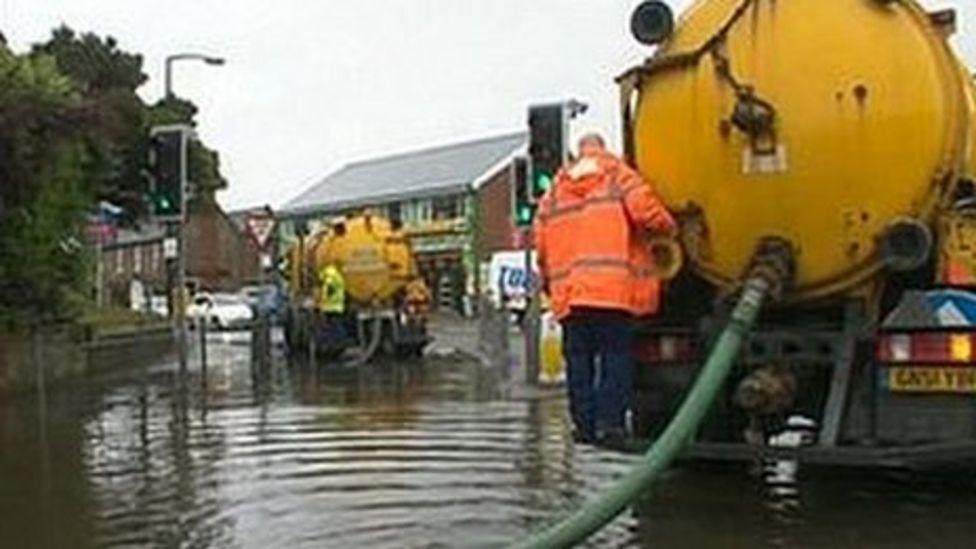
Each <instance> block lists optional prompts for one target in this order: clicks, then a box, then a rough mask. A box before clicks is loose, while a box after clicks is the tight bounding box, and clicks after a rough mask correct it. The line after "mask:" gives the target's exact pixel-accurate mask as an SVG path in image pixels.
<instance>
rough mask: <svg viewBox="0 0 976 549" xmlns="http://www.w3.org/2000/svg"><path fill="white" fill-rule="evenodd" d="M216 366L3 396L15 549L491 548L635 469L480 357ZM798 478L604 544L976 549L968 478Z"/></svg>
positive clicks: (725, 472) (699, 476) (710, 480)
mask: <svg viewBox="0 0 976 549" xmlns="http://www.w3.org/2000/svg"><path fill="white" fill-rule="evenodd" d="M442 354H443V353H442ZM209 362H210V367H209V368H208V371H207V372H206V375H204V374H203V373H202V372H201V371H200V370H199V369H198V368H196V363H195V362H193V359H192V358H191V369H190V371H189V373H188V374H187V375H186V376H185V377H181V376H180V375H179V374H178V372H177V369H176V367H175V366H174V365H173V364H172V363H171V362H169V361H168V360H165V359H161V360H159V361H157V362H156V363H150V364H141V365H133V367H132V369H131V370H130V371H128V372H127V373H125V374H121V375H117V376H114V377H111V378H103V379H98V380H86V381H83V382H79V383H77V384H75V385H74V386H72V387H68V388H63V389H59V390H57V391H53V392H52V393H51V394H49V395H48V398H47V408H46V409H44V410H41V409H40V408H39V406H38V401H37V400H36V399H33V398H21V399H17V400H15V401H12V402H7V403H0V547H4V548H7V547H10V548H33V547H41V548H46V547H58V548H60V547H72V548H74V547H201V548H203V547H248V548H249V547H253V548H274V547H286V548H289V549H292V548H299V547H309V548H313V547H314V548H320V547H391V548H393V547H479V546H492V545H497V544H499V543H503V542H505V541H508V540H511V539H514V538H516V537H518V536H520V535H523V534H524V533H525V532H527V531H528V530H530V529H531V528H533V527H534V526H537V525H538V523H539V521H543V520H546V519H547V518H549V517H552V516H553V514H554V513H556V512H558V511H559V510H560V509H565V508H567V507H569V506H571V505H573V504H574V503H575V502H577V501H579V499H580V498H582V497H585V496H586V495H587V494H592V493H594V492H595V491H598V490H600V489H601V488H602V487H604V486H606V485H608V484H609V483H610V482H611V481H612V479H613V478H615V477H616V476H618V475H620V474H622V473H623V472H624V471H626V470H627V468H628V467H629V465H630V463H631V462H632V458H631V457H628V456H624V455H620V454H616V453H613V452H607V451H602V450H596V449H593V448H589V447H583V446H577V445H574V444H573V442H572V440H571V437H570V428H569V424H568V420H567V418H566V415H565V406H566V404H565V401H564V400H563V398H562V397H561V396H559V395H558V394H555V393H545V394H534V393H533V392H526V391H522V390H519V388H518V386H517V384H516V383H515V381H513V377H517V376H512V375H510V374H509V373H508V372H506V371H501V370H494V369H491V368H488V367H485V366H481V365H479V364H476V363H474V362H473V361H470V360H467V359H464V358H460V357H449V356H442V357H439V358H431V359H428V360H426V361H424V362H417V363H403V364H390V363H386V364H377V365H373V366H370V367H367V368H364V369H361V370H355V371H336V370H330V369H320V370H319V371H317V372H310V371H308V370H307V369H303V368H302V367H301V366H300V365H297V364H291V365H290V364H288V363H287V361H286V360H285V359H284V357H283V356H277V357H275V359H274V360H273V361H272V364H271V365H270V367H268V368H267V369H264V370H258V369H255V368H253V367H252V363H251V357H250V348H249V345H248V339H247V335H246V334H213V335H211V337H210V340H209ZM526 395H530V396H526ZM793 469H794V468H793V467H791V466H790V464H779V466H778V467H774V466H772V465H770V466H769V467H767V469H766V471H765V472H764V473H763V472H760V471H759V470H758V469H757V468H754V470H752V471H750V470H748V469H746V468H743V467H741V466H734V467H727V468H722V469H716V468H701V467H695V468H690V467H684V468H681V469H678V470H675V471H673V472H671V473H670V474H669V476H668V478H667V479H666V480H665V481H664V482H663V483H661V484H660V485H659V487H658V488H657V489H656V491H655V493H654V495H653V496H654V497H653V498H650V499H649V500H648V501H647V502H645V503H643V504H641V505H639V506H638V507H637V508H635V509H634V510H633V511H632V512H630V513H627V514H625V515H624V516H623V517H621V518H619V519H618V520H617V521H616V522H615V523H613V524H612V525H611V526H610V527H609V528H607V529H606V530H604V531H603V532H602V533H601V534H600V535H599V536H598V537H597V538H595V539H593V540H591V543H590V545H591V546H593V547H656V548H660V547H723V548H724V547H732V548H735V547H743V548H745V547H811V548H821V547H823V548H827V547H831V548H836V547H856V548H858V549H861V548H866V547H889V548H891V547H894V548H901V547H906V548H907V547H946V548H949V547H960V548H962V547H973V546H974V545H976V479H974V477H972V476H970V475H958V474H957V475H948V474H947V475H940V476H933V475H912V474H907V473H885V474H875V475H868V476H865V474H864V473H863V472H857V473H845V472H841V471H822V470H817V471H808V470H800V471H799V472H796V471H794V470H793Z"/></svg>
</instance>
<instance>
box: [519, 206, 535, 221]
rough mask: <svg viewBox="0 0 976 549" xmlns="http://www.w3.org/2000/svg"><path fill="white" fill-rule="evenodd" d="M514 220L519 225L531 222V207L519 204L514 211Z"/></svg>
mask: <svg viewBox="0 0 976 549" xmlns="http://www.w3.org/2000/svg"><path fill="white" fill-rule="evenodd" d="M515 217H516V220H517V221H518V223H519V224H520V225H528V224H529V223H532V217H533V216H532V207H531V206H529V205H522V206H519V208H518V211H517V212H516V213H515Z"/></svg>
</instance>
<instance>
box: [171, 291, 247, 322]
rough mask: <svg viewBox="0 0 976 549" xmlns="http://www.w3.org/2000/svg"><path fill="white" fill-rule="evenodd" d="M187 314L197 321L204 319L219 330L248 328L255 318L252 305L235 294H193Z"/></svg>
mask: <svg viewBox="0 0 976 549" xmlns="http://www.w3.org/2000/svg"><path fill="white" fill-rule="evenodd" d="M186 315H187V317H189V318H191V319H194V320H196V321H200V320H204V321H206V322H207V326H209V327H211V328H214V329H217V330H234V329H243V328H247V327H248V326H250V325H251V322H252V321H253V320H254V313H253V312H252V311H251V307H250V306H248V304H247V303H245V302H244V300H243V299H241V297H240V296H237V295H234V294H210V293H206V292H199V293H197V294H196V295H195V296H193V301H191V302H190V306H189V307H187V309H186Z"/></svg>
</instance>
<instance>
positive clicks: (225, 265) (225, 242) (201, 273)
mask: <svg viewBox="0 0 976 549" xmlns="http://www.w3.org/2000/svg"><path fill="white" fill-rule="evenodd" d="M185 231H186V238H187V249H188V254H187V272H188V275H189V276H190V277H191V278H194V279H196V280H197V281H198V283H199V284H200V286H201V287H202V288H204V289H207V290H225V291H232V290H237V289H238V288H240V287H241V286H242V285H244V284H247V283H249V282H253V281H255V280H257V279H258V277H259V275H260V268H259V265H258V250H257V248H256V246H255V245H254V243H253V242H251V240H250V239H249V238H247V237H246V236H244V235H243V234H241V232H240V231H239V230H238V229H237V227H236V226H235V225H234V223H233V222H232V221H231V220H230V218H228V217H227V215H226V214H225V213H224V212H223V211H222V210H221V209H220V206H219V205H217V203H216V202H215V201H212V200H206V199H204V200H200V201H197V202H196V203H194V204H193V205H192V206H191V208H190V212H189V222H188V223H187V225H186V228H185Z"/></svg>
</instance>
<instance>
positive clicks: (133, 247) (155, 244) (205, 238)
mask: <svg viewBox="0 0 976 549" xmlns="http://www.w3.org/2000/svg"><path fill="white" fill-rule="evenodd" d="M184 231H185V232H184V235H185V236H186V239H187V244H186V253H187V256H186V268H187V271H186V279H187V282H188V284H191V285H193V286H194V287H196V288H199V289H204V290H209V291H224V292H232V291H236V290H238V289H239V288H240V287H241V286H242V285H245V284H249V283H253V282H255V281H257V280H258V279H259V278H260V268H259V263H258V262H259V257H258V250H257V248H256V247H255V245H254V243H253V242H251V240H250V239H249V238H247V237H246V236H245V235H244V234H243V233H242V231H241V230H240V229H239V228H238V226H237V225H236V224H235V223H234V222H233V221H232V220H231V219H230V218H229V217H228V215H227V214H226V213H224V211H223V209H221V208H220V206H219V205H218V204H217V202H216V201H214V200H213V199H212V198H203V199H201V200H194V201H191V202H190V204H189V207H188V211H187V221H186V226H185V228H184ZM166 235H167V231H166V229H165V227H163V226H161V225H158V224H155V223H144V224H142V225H141V226H140V227H139V228H138V229H119V230H117V231H113V234H112V236H111V237H110V238H106V239H104V241H103V242H102V244H101V246H100V248H98V249H96V253H97V254H98V256H99V261H98V271H97V272H96V273H95V274H96V285H97V290H96V292H97V295H98V296H99V301H101V302H102V303H104V304H112V305H123V306H128V305H129V304H130V303H129V302H130V287H131V284H132V281H133V280H138V281H139V282H141V283H142V284H143V285H145V287H146V290H147V291H149V292H150V293H152V294H155V295H165V293H166V288H167V285H168V284H169V281H170V276H171V274H172V273H170V271H169V269H171V268H172V265H169V264H168V262H167V261H166V259H165V258H164V255H163V241H164V240H165V238H166Z"/></svg>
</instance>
